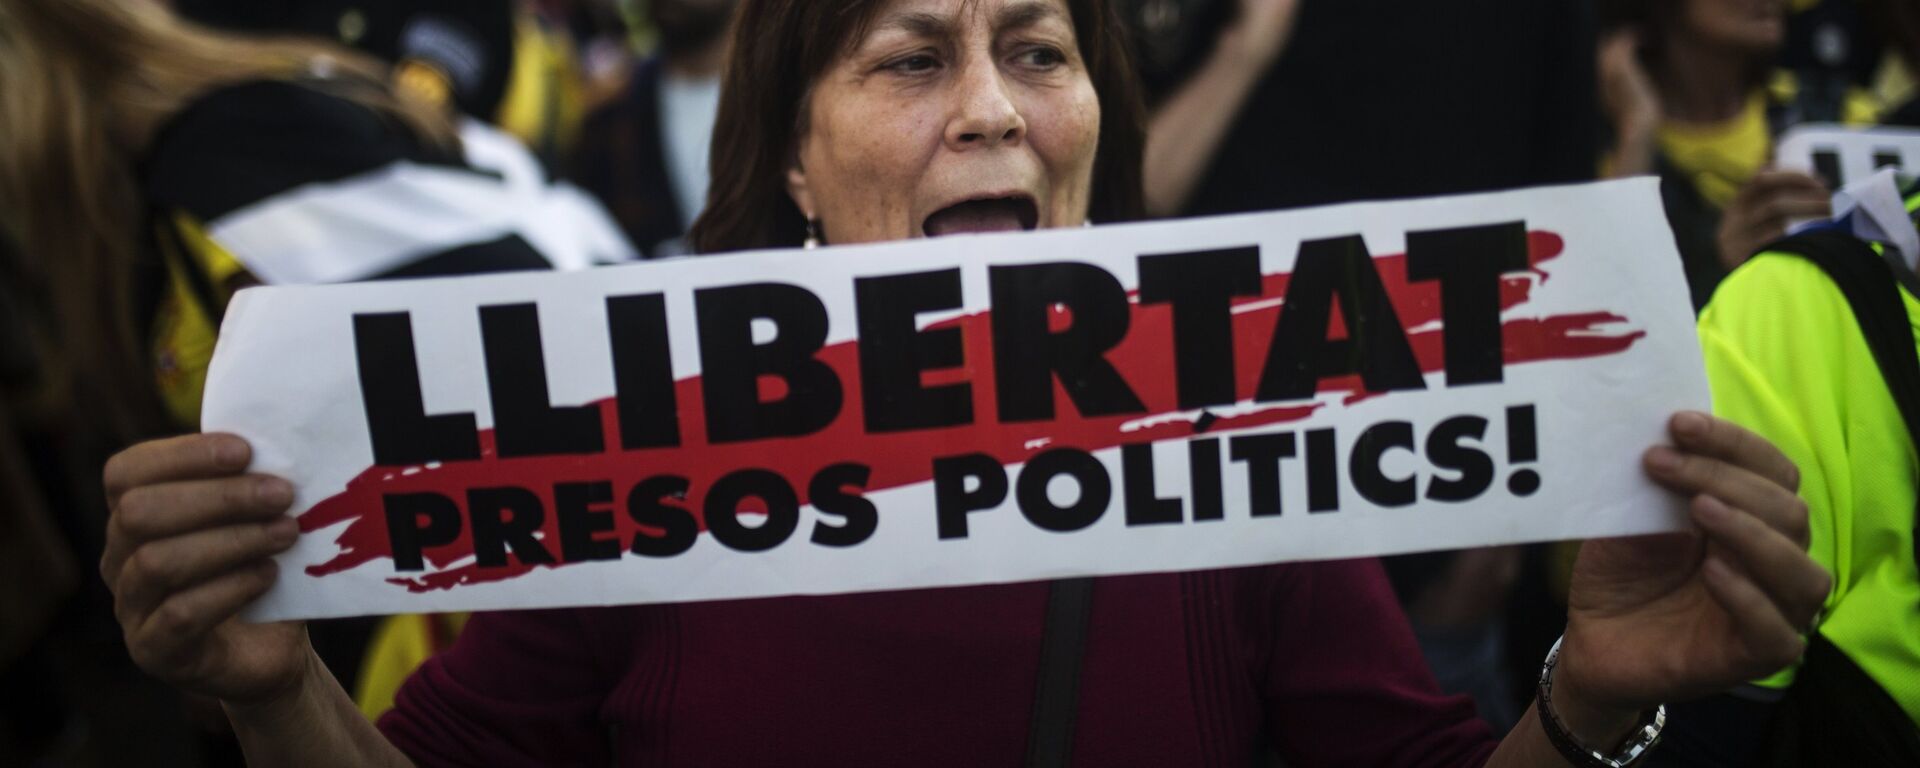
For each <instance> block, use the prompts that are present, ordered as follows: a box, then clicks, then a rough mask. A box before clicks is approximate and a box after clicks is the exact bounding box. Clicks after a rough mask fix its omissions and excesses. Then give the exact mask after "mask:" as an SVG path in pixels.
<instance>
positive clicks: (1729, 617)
mask: <svg viewBox="0 0 1920 768" xmlns="http://www.w3.org/2000/svg"><path fill="white" fill-rule="evenodd" d="M1671 431H1672V433H1673V438H1674V442H1675V444H1676V445H1677V446H1678V450H1676V449H1672V448H1667V447H1664V446H1662V447H1656V448H1654V449H1652V450H1649V451H1648V452H1647V455H1646V465H1647V472H1648V474H1649V475H1651V476H1652V477H1653V478H1654V479H1655V480H1657V481H1659V482H1660V483H1661V484H1662V485H1665V486H1666V487H1668V488H1670V489H1672V490H1673V491H1675V492H1676V493H1679V494H1681V495H1684V496H1688V497H1690V498H1691V504H1690V512H1691V517H1692V519H1693V521H1694V523H1695V525H1696V526H1698V527H1697V529H1695V530H1690V531H1686V532H1682V533H1670V534H1656V535H1651V536H1640V537H1631V538H1616V539H1596V540H1592V541H1589V542H1587V543H1586V545H1585V546H1583V547H1582V548H1581V551H1580V558H1579V561H1578V562H1577V563H1576V565H1575V567H1574V575H1573V585H1572V589H1571V592H1570V594H1569V596H1568V621H1567V633H1566V639H1565V642H1564V644H1563V647H1562V659H1563V662H1562V664H1561V666H1560V667H1559V668H1558V669H1557V671H1556V673H1557V675H1558V680H1557V681H1556V684H1555V699H1556V701H1555V702H1554V704H1555V706H1557V707H1558V706H1562V704H1561V701H1559V699H1560V698H1561V694H1562V692H1564V693H1565V694H1566V695H1567V699H1568V701H1569V702H1578V703H1579V704H1578V706H1569V707H1567V708H1568V709H1575V710H1576V711H1577V710H1578V709H1580V708H1585V709H1587V710H1589V711H1592V712H1597V713H1605V712H1607V711H1609V710H1611V711H1612V713H1613V715H1612V718H1611V719H1614V720H1616V721H1617V720H1619V719H1621V717H1620V716H1621V714H1622V713H1624V715H1625V719H1626V720H1627V721H1629V722H1630V721H1631V719H1632V716H1633V714H1634V713H1636V712H1639V711H1642V710H1646V709H1650V708H1652V707H1653V706H1654V705H1656V704H1660V703H1663V702H1672V701H1680V700H1687V699H1693V698H1697V697H1699V696H1704V695H1707V694H1710V693H1715V692H1718V691H1722V690H1725V689H1727V688H1729V687H1732V686H1734V685H1738V684H1739V683H1741V682H1744V681H1746V680H1751V679H1755V678H1758V677H1762V676H1764V675H1766V674H1768V673H1771V672H1773V671H1775V670H1777V669H1779V668H1781V667H1783V666H1786V665H1787V664H1789V663H1792V661H1793V660H1794V659H1796V658H1798V657H1799V655H1800V651H1801V649H1802V647H1803V646H1804V641H1803V640H1802V639H1801V636H1800V635H1801V633H1802V632H1803V631H1804V630H1805V628H1806V626H1807V624H1808V622H1809V621H1811V620H1812V619H1813V617H1814V615H1815V614H1816V612H1817V611H1818V610H1819V608H1820V605H1821V603H1822V602H1823V601H1825V600H1826V597H1827V589H1828V585H1829V584H1830V583H1831V577H1829V576H1828V575H1827V573H1826V572H1825V571H1824V570H1822V569H1821V568H1820V566H1819V565H1817V564H1816V563H1814V562H1813V560H1812V559H1811V558H1809V557H1808V556H1807V554H1806V551H1805V550H1806V541H1807V512H1806V505H1805V504H1804V503H1802V502H1801V501H1800V499H1799V497H1797V496H1795V495H1794V489H1795V488H1796V487H1797V485H1798V482H1799V481H1798V478H1799V471H1798V470H1797V469H1795V468H1794V466H1793V464H1792V463H1790V462H1789V461H1787V458H1786V457H1785V456H1784V455H1782V454H1781V453H1780V451H1779V449H1777V448H1775V447H1774V446H1773V445H1772V444H1771V443H1768V442H1766V441H1765V440H1764V439H1762V438H1760V437H1759V436H1757V435H1754V434H1753V433H1751V432H1748V431H1747V430H1745V429H1743V428H1741V427H1739V426H1738V425H1735V424H1733V423H1732V422H1729V421H1724V420H1720V419H1713V418H1709V417H1707V416H1705V415H1703V414H1698V413H1682V414H1679V415H1676V416H1675V417H1674V419H1673V420H1672V423H1671ZM1588 717H1589V719H1592V720H1596V721H1602V722H1604V721H1605V720H1607V719H1609V718H1608V716H1607V715H1605V714H1597V715H1595V714H1590V715H1588ZM1590 743H1602V742H1601V740H1599V739H1595V740H1594V741H1593V742H1590Z"/></svg>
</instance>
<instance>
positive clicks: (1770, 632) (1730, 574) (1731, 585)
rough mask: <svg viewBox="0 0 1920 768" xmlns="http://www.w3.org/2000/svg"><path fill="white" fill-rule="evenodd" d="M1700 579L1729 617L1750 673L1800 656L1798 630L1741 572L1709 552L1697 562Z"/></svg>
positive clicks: (1768, 668)
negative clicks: (1744, 653)
mask: <svg viewBox="0 0 1920 768" xmlns="http://www.w3.org/2000/svg"><path fill="white" fill-rule="evenodd" d="M1700 578H1701V581H1702V582H1704V583H1705V584H1706V587H1707V593H1708V594H1710V595H1712V596H1713V600H1714V602H1716V603H1718V604H1719V605H1720V607H1721V608H1722V609H1724V610H1726V612H1727V615H1728V616H1729V617H1730V618H1731V619H1732V620H1733V627H1734V631H1735V632H1736V633H1737V634H1738V637H1739V639H1740V645H1741V646H1742V647H1743V648H1745V649H1746V651H1747V654H1748V655H1749V656H1750V657H1751V658H1752V659H1753V661H1754V665H1753V666H1754V667H1755V669H1753V670H1751V672H1750V674H1753V675H1760V674H1765V673H1766V672H1769V671H1772V670H1774V669H1778V668H1780V667H1784V666H1786V665H1788V664H1791V663H1793V660H1794V659H1797V658H1799V657H1800V652H1801V651H1802V650H1803V649H1804V648H1805V642H1804V641H1803V640H1801V639H1800V633H1799V631H1798V630H1796V629H1794V627H1793V625H1792V624H1790V623H1788V621H1787V619H1786V617H1785V616H1782V615H1781V614H1780V609H1779V608H1776V607H1775V606H1774V604H1773V601H1771V600H1768V599H1767V596H1766V593H1764V592H1762V591H1761V590H1760V587H1759V586H1757V585H1755V584H1754V583H1753V581H1752V580H1750V579H1748V578H1747V576H1746V575H1745V574H1743V573H1741V572H1740V571H1739V570H1738V569H1736V568H1734V567H1733V566H1731V565H1728V564H1727V562H1726V561H1725V560H1721V559H1720V558H1719V557H1716V556H1713V555H1709V556H1708V557H1707V559H1706V560H1704V561H1702V562H1701V564H1700Z"/></svg>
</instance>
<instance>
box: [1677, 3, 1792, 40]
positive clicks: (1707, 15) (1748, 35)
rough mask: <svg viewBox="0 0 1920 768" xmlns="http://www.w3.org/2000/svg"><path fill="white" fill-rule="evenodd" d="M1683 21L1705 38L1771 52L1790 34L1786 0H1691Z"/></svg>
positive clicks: (1697, 35)
mask: <svg viewBox="0 0 1920 768" xmlns="http://www.w3.org/2000/svg"><path fill="white" fill-rule="evenodd" d="M1681 23H1682V24H1683V25H1684V26H1685V28H1686V30H1687V31H1688V32H1689V33H1691V34H1692V35H1693V36H1694V37H1696V38H1698V39H1700V40H1701V41H1703V42H1706V43H1710V44H1713V45H1716V46H1719V47H1724V48H1732V49H1737V50H1740V51H1746V52H1752V53H1771V52H1773V50H1774V49H1776V48H1779V47H1780V42H1781V40H1782V39H1784V38H1785V36H1786V27H1787V6H1786V0H1691V2H1688V3H1686V7H1685V10H1684V12H1683V18H1682V22H1681Z"/></svg>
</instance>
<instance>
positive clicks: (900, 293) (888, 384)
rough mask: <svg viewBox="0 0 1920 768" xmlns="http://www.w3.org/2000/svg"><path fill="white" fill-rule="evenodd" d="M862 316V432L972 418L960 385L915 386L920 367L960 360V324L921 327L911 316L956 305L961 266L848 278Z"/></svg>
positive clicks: (969, 393) (968, 392)
mask: <svg viewBox="0 0 1920 768" xmlns="http://www.w3.org/2000/svg"><path fill="white" fill-rule="evenodd" d="M853 293H854V302H855V306H856V307H857V308H858V310H859V315H860V399H861V401H862V405H863V406H864V408H865V415H866V419H867V431H868V432H898V431H901V430H907V429H932V428H935V427H951V426H954V425H958V424H966V423H968V422H971V421H973V389H972V388H971V387H969V386H968V385H967V384H966V383H964V382H962V383H955V384H946V385H942V386H938V387H923V386H921V385H920V372H921V371H926V370H934V369H940V368H954V367H957V366H959V365H961V364H962V363H964V362H965V349H964V347H963V346H962V339H961V337H960V329H959V328H958V327H953V328H940V329H934V330H929V331H925V332H921V331H920V330H919V329H918V327H917V326H916V325H915V323H914V317H915V316H916V315H918V314H920V313H922V312H933V311H936V310H942V309H956V308H958V307H960V306H961V304H960V270H958V269H948V270H942V271H939V272H916V273H914V274H908V275H889V276H886V277H863V278H859V279H857V280H854V281H853Z"/></svg>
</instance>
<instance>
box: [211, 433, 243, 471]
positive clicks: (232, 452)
mask: <svg viewBox="0 0 1920 768" xmlns="http://www.w3.org/2000/svg"><path fill="white" fill-rule="evenodd" d="M213 460H214V461H216V462H219V464H220V466H223V467H242V466H245V465H246V463H247V444H246V442H245V441H243V440H241V439H239V438H236V437H233V436H231V435H223V436H221V437H220V438H219V439H218V440H215V441H213Z"/></svg>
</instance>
